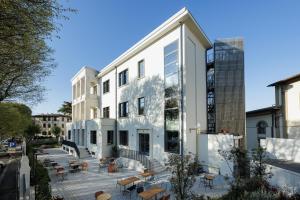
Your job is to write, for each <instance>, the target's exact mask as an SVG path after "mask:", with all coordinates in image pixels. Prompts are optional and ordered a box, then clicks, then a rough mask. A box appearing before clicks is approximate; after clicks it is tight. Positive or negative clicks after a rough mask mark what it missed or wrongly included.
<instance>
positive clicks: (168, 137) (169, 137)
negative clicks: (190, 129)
mask: <svg viewBox="0 0 300 200" xmlns="http://www.w3.org/2000/svg"><path fill="white" fill-rule="evenodd" d="M165 148H166V150H167V151H168V152H171V153H179V132H178V131H166V133H165Z"/></svg>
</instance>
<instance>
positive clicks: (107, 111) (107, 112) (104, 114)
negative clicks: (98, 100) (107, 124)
mask: <svg viewBox="0 0 300 200" xmlns="http://www.w3.org/2000/svg"><path fill="white" fill-rule="evenodd" d="M103 118H109V107H105V108H103Z"/></svg>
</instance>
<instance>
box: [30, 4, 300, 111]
mask: <svg viewBox="0 0 300 200" xmlns="http://www.w3.org/2000/svg"><path fill="white" fill-rule="evenodd" d="M63 2H64V4H65V5H66V6H68V7H72V8H76V9H78V13H77V14H70V15H69V16H70V20H68V21H63V22H62V24H63V27H62V30H61V32H60V33H59V35H60V37H61V38H60V39H53V40H52V41H50V42H49V45H50V46H51V47H52V48H53V49H54V50H55V53H54V58H55V60H56V63H57V64H58V66H57V68H56V69H55V70H54V72H53V73H52V75H51V76H50V77H49V78H48V79H47V81H46V82H45V83H44V84H45V86H46V87H47V89H48V91H47V94H46V96H45V99H46V100H45V101H43V102H41V103H40V104H38V105H35V106H34V107H32V109H33V113H35V114H36V113H47V112H48V113H53V112H56V111H57V109H58V107H59V106H60V105H61V104H62V102H63V101H65V100H69V101H70V100H71V83H70V79H71V78H72V77H73V75H74V74H75V73H76V72H77V71H78V70H79V69H80V68H81V67H82V66H84V65H88V66H92V67H94V68H96V69H98V70H99V69H101V68H103V67H104V66H106V65H107V64H109V63H110V62H111V61H112V60H114V59H115V58H116V57H117V56H119V55H120V54H121V53H122V52H124V51H125V50H127V49H128V48H129V47H131V46H132V45H133V44H135V43H136V42H137V41H139V40H140V39H141V38H142V37H144V36H145V35H147V34H148V33H149V32H151V31H152V30H153V29H154V28H156V27H157V26H159V25H160V24H161V23H162V22H164V21H165V20H166V19H168V18H169V17H170V16H172V15H173V14H175V13H176V12H177V11H178V10H180V9H181V8H182V7H187V8H188V9H189V10H190V11H191V12H192V14H193V16H194V17H195V18H196V20H197V21H198V23H199V24H200V26H201V27H202V28H203V30H204V32H205V33H206V35H207V36H208V37H209V39H210V40H211V41H214V40H215V39H218V38H224V37H235V36H241V37H243V38H244V41H245V83H246V110H252V109H256V108H261V107H265V106H270V105H272V104H274V88H268V87H266V86H267V85H268V84H270V83H272V82H275V81H277V80H280V79H283V78H286V77H288V76H291V75H294V74H296V73H300V54H299V52H300V12H299V10H300V1H299V0H288V1H283V0H264V1H261V0H252V1H250V0H249V1H239V0H227V1H221V0H219V1H217V0H207V1H204V0H201V1H200V0H195V1H171V0H164V1H162V0H160V1H158V0H157V1H153V0H152V1H143V0H135V1H113V0H110V1H108V0H107V1H106V0H101V1H98V0H89V1H83V0H69V1H63Z"/></svg>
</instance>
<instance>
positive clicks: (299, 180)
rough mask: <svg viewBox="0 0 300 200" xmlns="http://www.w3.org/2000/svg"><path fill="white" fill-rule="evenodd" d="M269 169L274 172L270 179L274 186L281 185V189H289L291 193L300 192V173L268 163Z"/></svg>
mask: <svg viewBox="0 0 300 200" xmlns="http://www.w3.org/2000/svg"><path fill="white" fill-rule="evenodd" d="M267 167H268V170H270V172H271V173H272V175H273V176H272V177H271V179H270V180H269V182H270V184H271V185H273V186H277V187H280V188H281V189H284V190H286V189H288V190H289V191H288V192H289V193H300V174H299V173H295V172H292V171H290V170H285V169H282V168H279V167H275V166H273V165H267Z"/></svg>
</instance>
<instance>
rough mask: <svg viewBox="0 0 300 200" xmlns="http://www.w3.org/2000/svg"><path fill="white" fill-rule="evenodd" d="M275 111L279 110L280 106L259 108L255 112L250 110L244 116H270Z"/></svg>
mask: <svg viewBox="0 0 300 200" xmlns="http://www.w3.org/2000/svg"><path fill="white" fill-rule="evenodd" d="M275 110H280V106H270V107H265V108H260V109H256V110H250V111H248V112H246V115H248V116H250V115H262V114H270V113H272V112H273V111H275Z"/></svg>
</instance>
